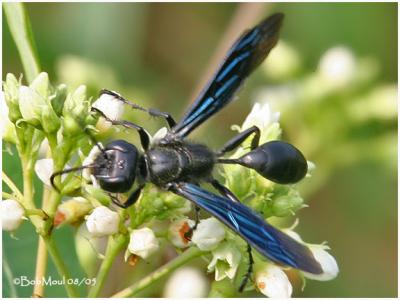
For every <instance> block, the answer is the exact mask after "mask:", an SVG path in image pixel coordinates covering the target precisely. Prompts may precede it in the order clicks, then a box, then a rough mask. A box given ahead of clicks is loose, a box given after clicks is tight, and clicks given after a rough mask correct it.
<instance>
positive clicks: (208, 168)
mask: <svg viewBox="0 0 400 300" xmlns="http://www.w3.org/2000/svg"><path fill="white" fill-rule="evenodd" d="M282 20H283V14H280V13H277V14H274V15H272V16H270V17H269V18H267V19H265V20H263V21H262V22H261V23H260V24H258V25H257V26H255V27H254V28H253V29H251V30H247V31H246V32H244V33H243V34H242V35H241V37H240V38H239V39H238V40H237V41H236V42H235V43H234V44H233V46H232V47H231V49H230V50H229V52H228V54H227V56H226V58H225V60H224V61H223V63H222V65H221V67H220V68H219V69H218V71H217V73H216V74H215V76H214V77H213V78H212V80H211V81H210V82H209V83H208V85H207V86H206V87H205V88H204V90H203V91H202V92H201V94H200V95H199V96H198V98H197V100H196V101H195V102H194V104H193V105H192V106H191V107H190V108H189V110H188V111H187V112H186V114H185V115H184V117H183V119H182V120H181V121H180V122H179V123H176V122H175V121H174V119H173V118H172V117H171V115H170V114H168V113H164V112H160V111H158V110H155V109H145V108H142V107H140V106H138V105H136V104H134V103H131V102H129V101H128V100H126V99H124V98H122V97H121V96H120V95H119V94H117V93H114V92H111V91H108V90H103V91H102V92H101V94H108V95H109V96H111V97H114V98H116V99H119V100H120V101H122V102H123V103H125V104H127V105H129V106H131V107H132V108H135V109H140V110H142V111H146V112H147V113H149V114H150V115H152V116H157V117H162V118H164V119H165V120H166V121H167V122H168V125H169V127H170V128H169V130H168V133H167V135H166V136H165V137H164V138H162V139H161V140H159V141H157V142H156V143H155V144H152V145H150V138H149V136H148V134H147V133H146V131H145V130H144V129H143V128H142V127H141V126H138V125H136V124H133V123H131V122H128V121H119V120H118V121H117V120H110V119H108V118H107V116H106V115H105V114H104V113H103V112H101V111H100V110H98V109H95V108H92V109H93V110H94V111H96V112H97V113H99V114H100V115H101V116H102V117H104V118H106V119H107V120H108V121H110V122H111V123H112V124H114V125H121V126H124V127H126V128H131V129H134V130H135V131H137V132H138V134H139V137H140V141H141V145H142V148H143V152H141V151H139V150H138V149H137V147H136V146H134V145H132V144H130V143H128V142H126V141H124V140H115V141H112V142H111V143H109V144H107V145H106V146H105V147H104V148H102V147H100V146H99V148H101V154H99V155H98V156H97V158H96V159H95V160H94V162H93V163H92V164H91V165H88V166H81V167H78V168H73V169H67V170H63V171H60V172H56V173H54V174H53V175H52V178H51V179H52V181H53V179H54V177H55V176H58V175H60V174H63V173H67V172H71V171H76V170H79V169H83V168H90V170H91V173H92V174H93V175H94V176H95V178H96V179H97V180H98V182H99V183H100V186H101V188H102V189H104V190H105V191H107V192H109V193H124V192H127V191H128V190H130V189H131V187H132V186H133V184H134V182H135V181H136V182H137V183H138V187H137V188H136V189H135V190H134V191H133V192H132V193H131V194H130V196H129V197H128V199H127V201H126V202H125V203H120V202H119V200H118V198H117V197H115V196H112V199H113V202H114V203H115V204H116V205H118V206H120V207H123V208H126V207H129V206H130V205H132V204H133V203H135V201H136V200H137V199H138V198H139V196H140V194H141V191H142V189H143V187H144V186H145V184H147V183H152V184H154V185H156V186H158V187H160V188H162V189H164V190H168V191H170V192H173V193H175V194H177V195H179V196H182V197H184V198H186V199H189V200H190V201H192V202H193V203H194V204H195V205H196V208H197V209H196V212H197V210H198V207H201V208H203V209H205V210H206V211H208V212H209V213H210V214H212V215H213V216H215V217H216V218H218V219H219V220H220V221H221V222H223V223H224V224H225V225H226V226H228V227H229V228H230V229H232V230H233V231H235V232H236V233H237V234H239V235H240V236H241V237H242V238H243V239H244V240H245V241H246V242H247V243H248V253H249V261H250V264H249V270H248V273H247V276H246V277H245V280H244V282H243V284H242V286H241V288H240V289H241V290H242V289H243V287H244V286H245V284H246V282H247V279H248V278H249V276H250V274H251V271H252V263H253V258H252V255H251V247H252V248H255V249H256V250H257V251H258V252H259V253H261V254H262V255H263V256H265V257H267V258H268V259H270V260H271V261H273V262H275V263H278V264H280V265H284V266H290V267H293V268H297V269H300V270H302V271H305V272H308V273H313V274H320V273H322V269H321V266H320V264H319V263H318V262H317V261H316V260H315V258H314V256H313V255H312V253H311V251H310V250H309V249H308V248H307V247H306V246H304V245H302V244H301V243H299V242H297V241H295V240H294V239H292V238H291V237H289V236H288V235H286V234H284V233H283V232H281V231H280V230H278V229H276V228H275V227H273V226H271V225H269V224H268V223H267V222H265V221H264V219H263V218H261V217H260V216H259V215H258V214H256V213H255V212H254V211H252V210H251V209H250V208H248V207H247V206H245V205H243V204H241V203H240V201H239V200H238V199H237V198H236V196H235V195H234V194H233V193H232V192H231V191H230V190H229V189H228V188H226V187H225V186H223V185H222V184H221V183H219V182H218V181H217V180H216V179H214V178H213V176H212V172H213V169H214V167H215V166H216V165H217V164H240V165H242V166H244V167H247V168H251V169H254V170H256V171H257V172H258V173H259V174H260V175H262V176H264V177H265V178H267V179H269V180H272V181H274V182H277V183H280V184H288V183H295V182H297V181H299V180H301V179H302V178H303V177H304V176H305V174H306V173H307V162H306V160H305V158H304V156H303V155H302V153H301V152H300V151H299V150H297V149H296V148H295V147H294V146H292V145H290V144H288V143H285V142H282V141H271V142H267V143H265V144H263V145H259V138H260V129H259V128H257V127H256V126H253V127H251V128H249V129H247V130H245V131H243V132H241V133H239V134H238V135H237V136H235V137H234V138H232V139H231V140H230V141H228V142H227V143H226V144H225V145H224V146H223V147H222V148H221V149H220V150H218V151H212V150H211V149H210V148H208V147H207V146H205V145H202V144H197V143H191V142H188V141H187V140H185V137H186V136H187V135H188V134H189V133H190V132H191V131H192V130H194V129H195V128H197V127H198V126H199V125H200V124H201V123H203V122H204V121H206V120H207V119H208V118H210V117H211V116H212V115H214V114H215V113H217V112H218V111H219V110H221V109H222V108H223V107H224V106H225V105H227V104H228V103H229V102H231V100H232V99H233V95H234V93H235V92H236V91H237V90H238V89H239V87H240V86H241V84H242V83H243V81H244V80H245V79H246V77H247V76H249V75H250V73H251V72H252V71H253V70H254V69H255V68H257V67H258V66H259V65H260V64H261V63H262V62H263V60H264V59H265V57H266V56H267V55H268V53H269V52H270V50H271V49H272V48H273V47H274V46H275V44H276V43H277V41H278V35H279V30H280V27H281V25H282ZM251 135H252V136H253V137H252V142H251V150H250V151H249V152H248V153H247V154H245V155H244V156H242V157H240V158H237V159H229V158H223V156H224V154H226V153H227V152H229V151H232V150H234V149H235V148H237V147H239V146H240V144H241V143H242V142H243V141H244V140H245V139H247V138H248V137H250V136H251ZM200 183H209V184H211V185H212V186H213V187H214V188H215V189H216V190H217V191H218V193H220V194H221V196H219V195H216V194H214V193H212V192H209V191H207V190H205V189H203V188H201V187H200V186H199V185H200ZM196 224H197V223H196ZM194 228H195V227H194ZM194 228H193V229H194Z"/></svg>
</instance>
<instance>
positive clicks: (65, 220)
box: [54, 197, 93, 226]
mask: <svg viewBox="0 0 400 300" xmlns="http://www.w3.org/2000/svg"><path fill="white" fill-rule="evenodd" d="M91 209H93V206H92V205H91V204H90V202H89V201H87V200H86V199H85V198H83V197H75V198H72V199H70V200H68V201H65V202H63V203H61V204H60V205H59V206H58V207H57V212H56V215H55V217H54V225H55V226H59V225H61V224H74V223H76V222H79V221H80V220H81V219H83V217H84V216H86V215H87V214H88V213H89V212H90V210H91Z"/></svg>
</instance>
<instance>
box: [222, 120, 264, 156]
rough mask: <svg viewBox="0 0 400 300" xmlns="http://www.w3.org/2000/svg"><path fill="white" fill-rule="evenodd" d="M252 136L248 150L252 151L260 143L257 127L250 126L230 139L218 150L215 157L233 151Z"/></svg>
mask: <svg viewBox="0 0 400 300" xmlns="http://www.w3.org/2000/svg"><path fill="white" fill-rule="evenodd" d="M252 134H254V137H253V139H252V140H251V146H250V149H251V150H253V149H255V148H257V147H258V144H259V142H260V129H259V128H258V127H257V126H252V127H250V128H248V129H246V130H245V131H242V132H241V133H239V134H238V135H236V136H234V137H233V138H232V139H230V140H229V141H228V142H227V143H226V144H225V145H224V146H223V147H222V148H221V149H220V150H218V151H217V152H216V155H217V156H222V155H224V154H225V153H226V152H230V151H232V150H234V149H235V148H237V147H239V146H240V144H241V143H243V142H244V140H245V139H247V138H248V137H249V136H250V135H252Z"/></svg>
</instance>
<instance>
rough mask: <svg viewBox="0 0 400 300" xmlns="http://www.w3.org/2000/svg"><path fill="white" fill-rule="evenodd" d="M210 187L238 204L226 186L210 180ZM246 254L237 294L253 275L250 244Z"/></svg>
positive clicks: (237, 200)
mask: <svg viewBox="0 0 400 300" xmlns="http://www.w3.org/2000/svg"><path fill="white" fill-rule="evenodd" d="M210 183H211V185H212V186H213V187H214V188H215V189H216V190H217V191H218V192H219V193H220V194H221V195H223V196H225V197H227V198H229V199H230V200H232V201H233V202H239V199H238V198H237V197H236V196H235V194H234V193H232V191H230V190H229V189H228V188H227V187H226V186H224V185H222V184H221V183H220V182H219V181H218V180H216V179H212V180H210ZM247 253H248V256H249V267H248V269H247V272H246V274H245V275H244V277H243V280H242V283H241V284H240V286H239V292H240V293H241V292H243V289H244V288H245V286H246V285H247V282H248V281H249V279H250V277H251V274H252V273H253V264H254V260H253V255H252V253H251V246H250V244H247Z"/></svg>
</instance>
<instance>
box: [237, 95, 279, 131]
mask: <svg viewBox="0 0 400 300" xmlns="http://www.w3.org/2000/svg"><path fill="white" fill-rule="evenodd" d="M279 116H280V114H279V112H272V110H271V107H270V106H269V104H268V102H264V104H260V103H258V102H256V103H254V105H253V108H252V110H251V112H250V114H249V115H248V116H247V117H246V120H245V121H244V122H243V125H242V131H243V130H245V129H247V128H250V127H252V126H257V127H258V128H260V130H261V131H263V130H265V129H267V127H269V126H270V125H271V124H272V123H275V122H278V121H279Z"/></svg>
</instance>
